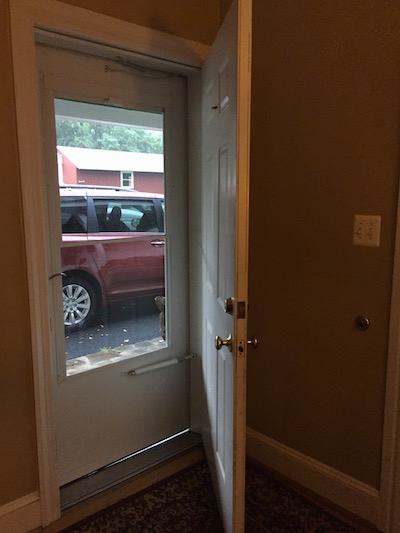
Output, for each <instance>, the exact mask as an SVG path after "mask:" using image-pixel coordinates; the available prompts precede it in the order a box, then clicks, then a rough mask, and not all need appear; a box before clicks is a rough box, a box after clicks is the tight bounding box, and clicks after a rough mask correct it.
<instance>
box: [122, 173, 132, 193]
mask: <svg viewBox="0 0 400 533" xmlns="http://www.w3.org/2000/svg"><path fill="white" fill-rule="evenodd" d="M126 181H128V183H126ZM133 185H134V181H133V172H131V171H122V170H121V187H129V188H130V189H133V188H134V186H133Z"/></svg>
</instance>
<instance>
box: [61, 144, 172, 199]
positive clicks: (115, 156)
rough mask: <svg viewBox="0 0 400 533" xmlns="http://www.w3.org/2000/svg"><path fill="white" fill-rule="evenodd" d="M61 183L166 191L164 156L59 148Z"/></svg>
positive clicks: (157, 191)
mask: <svg viewBox="0 0 400 533" xmlns="http://www.w3.org/2000/svg"><path fill="white" fill-rule="evenodd" d="M57 160H58V161H57V162H58V181H59V184H60V185H72V184H74V185H76V184H78V185H101V186H104V185H107V186H112V187H130V188H132V189H136V190H137V191H142V192H154V193H161V194H164V155H163V154H143V153H136V152H118V151H114V150H94V149H92V148H73V147H70V146H58V147H57Z"/></svg>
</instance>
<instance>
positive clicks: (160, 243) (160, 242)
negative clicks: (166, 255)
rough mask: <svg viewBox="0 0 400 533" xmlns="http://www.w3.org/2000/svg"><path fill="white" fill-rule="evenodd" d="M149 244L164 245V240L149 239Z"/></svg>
mask: <svg viewBox="0 0 400 533" xmlns="http://www.w3.org/2000/svg"><path fill="white" fill-rule="evenodd" d="M150 244H151V245H152V246H164V244H165V241H161V240H156V241H151V242H150Z"/></svg>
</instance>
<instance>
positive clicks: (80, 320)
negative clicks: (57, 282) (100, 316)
mask: <svg viewBox="0 0 400 533" xmlns="http://www.w3.org/2000/svg"><path fill="white" fill-rule="evenodd" d="M97 305H98V304H97V295H96V290H95V289H94V287H93V286H92V285H91V283H89V282H88V281H86V280H85V279H82V278H77V277H67V278H65V279H64V280H63V312H64V326H65V327H66V328H69V329H79V328H83V327H85V326H86V325H87V324H88V323H89V322H90V321H91V319H92V318H93V317H94V315H95V314H96V311H97Z"/></svg>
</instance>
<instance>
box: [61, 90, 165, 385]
mask: <svg viewBox="0 0 400 533" xmlns="http://www.w3.org/2000/svg"><path fill="white" fill-rule="evenodd" d="M55 115H56V131H57V162H58V181H59V192H60V207H61V223H62V243H61V249H60V253H61V269H62V272H63V294H62V298H63V320H64V328H65V353H66V365H67V375H72V374H76V373H78V372H82V371H86V370H90V369H92V368H95V367H98V366H103V365H105V364H109V363H113V362H117V361H120V360H121V359H125V358H127V357H135V356H137V355H142V354H144V353H148V352H149V351H154V350H159V349H161V348H164V347H165V346H166V344H167V340H166V321H165V279H166V276H165V247H166V244H165V241H166V239H165V232H164V148H163V114H162V113H153V112H144V111H136V110H128V109H122V108H115V107H111V106H105V105H97V104H88V103H84V102H76V101H72V100H61V99H55Z"/></svg>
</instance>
